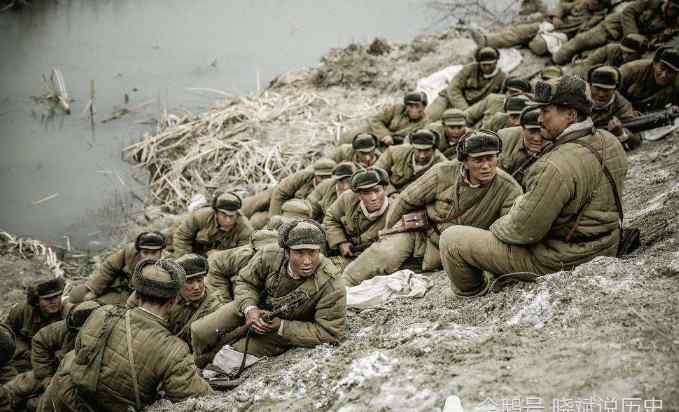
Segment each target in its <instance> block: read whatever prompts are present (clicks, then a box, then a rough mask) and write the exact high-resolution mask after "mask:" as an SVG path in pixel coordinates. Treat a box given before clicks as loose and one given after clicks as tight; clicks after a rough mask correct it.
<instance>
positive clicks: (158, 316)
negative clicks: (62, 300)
mask: <svg viewBox="0 0 679 412" xmlns="http://www.w3.org/2000/svg"><path fill="white" fill-rule="evenodd" d="M184 282H185V274H184V269H183V268H182V267H181V266H180V265H179V264H177V263H175V262H173V261H171V260H168V259H154V258H150V259H145V260H143V261H141V262H139V264H138V265H137V267H136V269H135V271H134V276H133V279H132V284H133V286H134V290H135V293H136V295H137V297H138V301H139V306H138V307H136V308H133V309H126V308H124V307H121V306H103V307H101V308H99V309H97V310H95V311H94V312H93V313H92V314H91V315H90V317H89V319H88V320H87V322H86V323H85V325H83V327H82V328H81V330H80V333H79V335H78V338H77V342H76V347H75V351H74V352H71V353H69V355H67V356H66V358H65V359H64V360H63V361H62V364H61V366H60V367H59V370H58V371H57V373H56V374H55V375H54V377H53V378H52V381H51V383H50V386H49V387H48V389H47V392H46V393H45V396H44V399H43V400H42V401H41V404H40V408H39V410H40V411H56V412H62V411H69V412H70V411H92V410H95V411H126V410H129V409H131V408H132V409H135V410H142V409H143V408H145V407H147V406H148V405H150V404H152V403H153V402H155V401H156V400H157V399H158V398H159V397H160V394H159V392H158V391H159V388H162V390H163V391H164V397H165V398H167V399H169V400H170V401H172V402H179V401H182V400H184V399H186V398H188V397H195V396H200V395H205V394H209V393H211V392H212V390H211V389H210V386H209V385H208V384H207V382H205V380H203V378H201V376H200V374H199V371H198V369H197V368H196V365H195V363H194V361H193V357H192V356H191V354H190V353H189V349H188V347H187V345H186V343H185V342H184V341H182V340H181V339H179V338H178V337H176V336H174V335H173V334H172V333H171V332H170V331H169V330H168V323H167V319H168V316H169V314H170V312H171V311H172V308H173V307H174V305H175V304H176V302H177V294H178V293H179V291H180V289H181V287H182V286H183V285H184Z"/></svg>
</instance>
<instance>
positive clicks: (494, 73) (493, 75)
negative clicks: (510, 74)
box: [479, 63, 500, 80]
mask: <svg viewBox="0 0 679 412" xmlns="http://www.w3.org/2000/svg"><path fill="white" fill-rule="evenodd" d="M479 70H480V69H479ZM499 71H500V65H499V64H497V63H496V64H495V70H493V72H492V73H490V74H483V73H481V77H483V78H484V79H485V80H488V79H492V78H493V77H495V76H497V74H498V72H499Z"/></svg>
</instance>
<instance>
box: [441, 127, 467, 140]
mask: <svg viewBox="0 0 679 412" xmlns="http://www.w3.org/2000/svg"><path fill="white" fill-rule="evenodd" d="M443 132H444V133H445V134H446V138H447V139H448V141H449V142H450V141H451V140H454V141H455V143H457V141H458V140H460V138H461V137H462V136H464V134H465V133H467V127H466V126H446V127H445V128H444V129H443Z"/></svg>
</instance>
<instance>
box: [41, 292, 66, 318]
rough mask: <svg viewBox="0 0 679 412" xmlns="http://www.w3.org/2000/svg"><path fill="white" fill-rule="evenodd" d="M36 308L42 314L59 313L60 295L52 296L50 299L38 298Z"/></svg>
mask: <svg viewBox="0 0 679 412" xmlns="http://www.w3.org/2000/svg"><path fill="white" fill-rule="evenodd" d="M38 306H39V308H40V311H41V312H42V313H45V314H47V315H56V314H57V313H59V312H61V295H57V296H52V297H51V298H39V299H38Z"/></svg>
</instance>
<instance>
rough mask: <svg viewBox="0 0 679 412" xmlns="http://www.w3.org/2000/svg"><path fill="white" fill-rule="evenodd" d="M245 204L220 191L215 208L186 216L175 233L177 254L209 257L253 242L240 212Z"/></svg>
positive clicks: (213, 202) (214, 203)
mask: <svg viewBox="0 0 679 412" xmlns="http://www.w3.org/2000/svg"><path fill="white" fill-rule="evenodd" d="M241 205H242V201H241V198H240V196H238V195H237V194H235V193H233V192H217V193H216V194H215V195H214V198H213V199H212V207H210V208H203V209H199V210H196V211H195V212H191V213H189V214H187V215H186V216H184V217H183V218H182V219H181V221H180V222H179V225H177V229H176V230H175V233H174V253H175V255H176V256H183V255H186V254H189V253H198V254H201V255H205V254H207V252H209V251H211V250H225V249H231V248H234V247H237V246H241V245H244V244H246V243H247V242H248V239H250V234H251V233H252V226H251V225H250V222H249V221H248V219H247V218H246V217H245V216H243V215H242V214H241V213H240V208H241Z"/></svg>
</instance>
